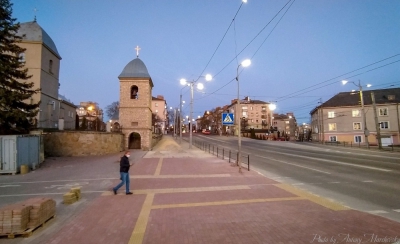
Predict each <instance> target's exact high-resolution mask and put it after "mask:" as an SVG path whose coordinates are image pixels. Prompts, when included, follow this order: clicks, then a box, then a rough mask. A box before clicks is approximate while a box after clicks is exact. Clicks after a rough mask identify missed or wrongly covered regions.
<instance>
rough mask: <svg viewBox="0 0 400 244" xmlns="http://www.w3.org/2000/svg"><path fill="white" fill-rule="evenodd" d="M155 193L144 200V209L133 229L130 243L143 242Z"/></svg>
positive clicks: (137, 243)
mask: <svg viewBox="0 0 400 244" xmlns="http://www.w3.org/2000/svg"><path fill="white" fill-rule="evenodd" d="M153 200H154V193H150V194H148V195H147V196H146V199H145V200H144V203H143V206H142V210H141V211H140V213H139V217H138V219H137V221H136V225H135V228H134V229H133V232H132V235H131V238H130V239H129V242H128V243H129V244H141V243H142V242H143V239H144V234H145V232H146V227H147V222H148V221H149V216H150V211H151V207H152V205H153Z"/></svg>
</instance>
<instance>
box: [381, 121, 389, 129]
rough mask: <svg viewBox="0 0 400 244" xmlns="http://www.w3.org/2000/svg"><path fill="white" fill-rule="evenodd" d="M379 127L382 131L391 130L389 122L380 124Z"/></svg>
mask: <svg viewBox="0 0 400 244" xmlns="http://www.w3.org/2000/svg"><path fill="white" fill-rule="evenodd" d="M379 126H380V127H381V129H383V130H387V129H389V122H388V121H382V122H379Z"/></svg>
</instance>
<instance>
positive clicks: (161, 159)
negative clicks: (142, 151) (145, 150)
mask: <svg viewBox="0 0 400 244" xmlns="http://www.w3.org/2000/svg"><path fill="white" fill-rule="evenodd" d="M162 161H163V157H161V158H160V160H158V164H157V168H156V172H155V173H154V175H160V173H161V167H162Z"/></svg>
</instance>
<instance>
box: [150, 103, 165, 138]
mask: <svg viewBox="0 0 400 244" xmlns="http://www.w3.org/2000/svg"><path fill="white" fill-rule="evenodd" d="M151 110H152V112H153V114H154V115H155V120H156V121H155V125H154V127H155V128H156V129H158V130H159V132H160V133H162V134H164V133H165V130H166V129H167V126H168V121H167V102H166V101H165V99H164V96H161V95H158V96H157V97H152V98H151Z"/></svg>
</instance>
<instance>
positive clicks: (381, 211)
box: [367, 210, 388, 214]
mask: <svg viewBox="0 0 400 244" xmlns="http://www.w3.org/2000/svg"><path fill="white" fill-rule="evenodd" d="M367 213H370V214H386V213H388V212H386V211H384V210H372V211H367Z"/></svg>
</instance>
